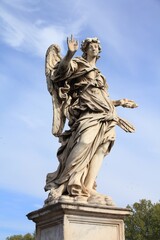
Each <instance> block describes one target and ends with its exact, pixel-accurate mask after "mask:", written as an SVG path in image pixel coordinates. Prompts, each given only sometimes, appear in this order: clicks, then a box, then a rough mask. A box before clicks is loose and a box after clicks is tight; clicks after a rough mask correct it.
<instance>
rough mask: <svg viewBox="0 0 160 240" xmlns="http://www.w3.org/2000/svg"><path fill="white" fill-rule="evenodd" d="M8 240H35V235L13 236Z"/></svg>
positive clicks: (7, 239)
mask: <svg viewBox="0 0 160 240" xmlns="http://www.w3.org/2000/svg"><path fill="white" fill-rule="evenodd" d="M6 240H35V234H30V233H27V234H25V235H13V236H10V237H7V238H6Z"/></svg>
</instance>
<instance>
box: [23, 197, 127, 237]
mask: <svg viewBox="0 0 160 240" xmlns="http://www.w3.org/2000/svg"><path fill="white" fill-rule="evenodd" d="M127 215H130V210H129V209H123V208H117V207H109V206H104V205H102V206H101V205H99V206H98V205H94V204H85V203H84V204H83V203H70V202H63V201H62V202H58V203H56V204H52V205H50V206H47V207H44V208H41V209H39V210H37V211H34V212H31V213H29V214H28V215H27V217H28V219H30V220H32V221H34V222H35V223H36V240H125V236H124V222H123V219H124V217H125V216H127Z"/></svg>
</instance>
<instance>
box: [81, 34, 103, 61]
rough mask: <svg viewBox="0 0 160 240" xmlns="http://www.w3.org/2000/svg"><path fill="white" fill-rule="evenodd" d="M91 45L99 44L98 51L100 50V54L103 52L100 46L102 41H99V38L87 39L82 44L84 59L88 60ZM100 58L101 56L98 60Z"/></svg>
mask: <svg viewBox="0 0 160 240" xmlns="http://www.w3.org/2000/svg"><path fill="white" fill-rule="evenodd" d="M90 43H97V44H98V49H99V53H100V52H101V51H102V47H101V45H100V41H99V40H98V38H97V37H94V38H86V39H85V40H84V41H82V43H81V50H82V52H83V54H82V57H83V58H84V59H87V50H88V46H89V44H90ZM98 58H100V56H99V55H98V56H97V59H98Z"/></svg>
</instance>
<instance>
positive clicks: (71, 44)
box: [58, 35, 78, 72]
mask: <svg viewBox="0 0 160 240" xmlns="http://www.w3.org/2000/svg"><path fill="white" fill-rule="evenodd" d="M67 46H68V51H67V54H66V56H65V57H64V58H63V59H62V60H61V62H60V64H59V67H58V71H59V72H65V71H66V70H67V69H68V67H69V64H70V61H71V59H72V57H73V56H74V54H75V52H76V51H77V50H78V41H77V40H75V39H74V38H73V36H72V35H71V38H70V39H69V38H67Z"/></svg>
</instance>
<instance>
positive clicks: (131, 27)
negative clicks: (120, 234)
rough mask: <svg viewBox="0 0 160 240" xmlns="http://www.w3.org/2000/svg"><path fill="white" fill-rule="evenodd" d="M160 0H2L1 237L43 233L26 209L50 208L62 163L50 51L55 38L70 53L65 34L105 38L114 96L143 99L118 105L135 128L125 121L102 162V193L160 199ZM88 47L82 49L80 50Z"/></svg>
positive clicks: (122, 202)
mask: <svg viewBox="0 0 160 240" xmlns="http://www.w3.org/2000/svg"><path fill="white" fill-rule="evenodd" d="M159 25H160V2H159V1H158V0H141V1H138V0H137V1H136V0H99V1H96V0H92V1H91V0H88V1H85V0H76V1H74V0H67V1H65V0H53V1H46V0H45V1H43V0H12V1H11V0H1V2H0V29H1V30H0V51H1V60H0V69H1V71H0V109H1V117H0V120H1V124H0V149H1V150H0V161H1V168H0V169H1V170H0V171H1V174H0V175H1V177H0V194H1V197H0V240H3V239H5V238H6V237H7V236H9V235H13V234H25V233H27V232H31V233H32V232H33V231H34V223H32V222H31V221H29V220H27V218H26V216H25V215H26V214H27V213H28V212H30V211H33V210H36V209H38V208H40V207H42V206H43V202H44V200H45V198H46V197H47V194H46V193H45V192H44V191H43V187H44V185H45V178H46V174H47V173H48V172H52V171H54V170H55V169H56V168H57V165H58V161H57V159H56V151H57V148H58V146H59V143H58V139H56V138H55V137H53V136H52V134H51V124H52V104H51V97H50V95H49V93H48V92H47V87H46V80H45V75H44V56H45V52H46V49H47V48H48V46H49V45H50V44H52V43H57V44H59V45H60V47H61V49H62V55H63V56H64V54H65V52H66V37H67V36H69V35H70V34H73V35H74V36H75V37H76V38H77V39H78V40H79V42H81V41H82V40H83V39H85V38H86V37H95V36H96V37H98V38H99V39H100V41H101V45H102V53H101V58H100V59H99V61H98V63H97V66H98V67H99V68H100V69H101V71H102V73H103V74H104V75H105V76H106V77H107V82H108V84H109V92H110V97H111V98H112V99H120V98H124V97H126V98H129V99H133V100H135V101H136V102H137V103H138V105H139V107H138V108H137V109H123V108H122V109H121V108H119V109H118V113H119V115H120V116H121V117H124V118H126V119H127V120H129V121H130V122H132V123H133V124H134V125H135V126H136V132H135V133H134V134H127V133H125V132H123V131H122V130H121V129H119V128H118V127H117V129H116V132H117V141H116V143H115V146H114V148H113V149H112V152H111V153H110V155H109V156H108V157H106V158H105V160H104V162H103V166H102V169H101V171H100V174H99V176H98V179H97V183H98V191H99V192H101V193H104V194H108V195H110V196H112V198H113V200H114V201H115V203H116V204H117V206H120V207H125V206H126V205H127V204H132V203H134V202H135V201H139V199H142V198H146V199H150V200H151V201H153V202H157V201H159V199H160V188H159V186H160V174H159V169H160V141H159V134H160V130H159V123H160V110H159V105H160V99H159V92H160V68H159V66H160V27H159ZM76 55H77V56H78V55H81V52H80V51H78V52H77V54H76Z"/></svg>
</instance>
